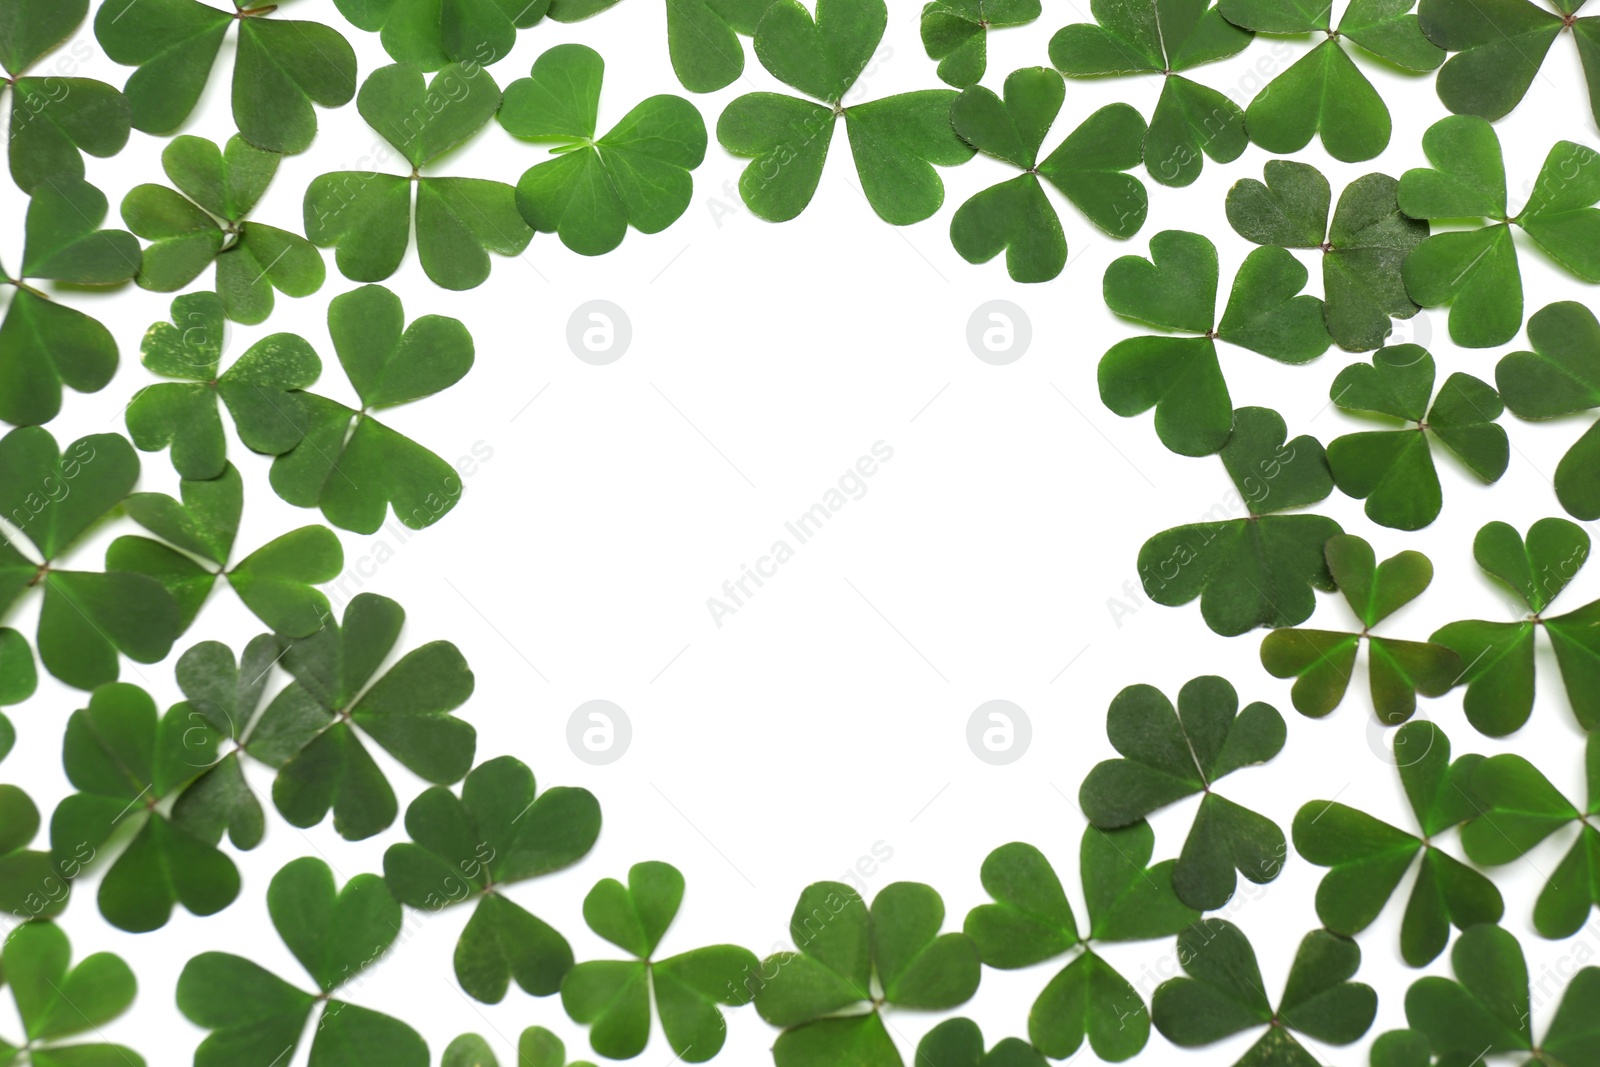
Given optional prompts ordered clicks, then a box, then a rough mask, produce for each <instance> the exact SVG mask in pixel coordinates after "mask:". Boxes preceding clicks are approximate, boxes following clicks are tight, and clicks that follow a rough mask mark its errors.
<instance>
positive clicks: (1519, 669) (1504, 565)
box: [1430, 518, 1600, 737]
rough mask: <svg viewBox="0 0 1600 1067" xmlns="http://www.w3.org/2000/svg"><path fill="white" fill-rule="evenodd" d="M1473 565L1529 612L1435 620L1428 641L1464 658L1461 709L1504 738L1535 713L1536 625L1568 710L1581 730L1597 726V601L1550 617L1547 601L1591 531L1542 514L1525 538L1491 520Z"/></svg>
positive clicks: (1566, 578) (1583, 552) (1562, 584)
mask: <svg viewBox="0 0 1600 1067" xmlns="http://www.w3.org/2000/svg"><path fill="white" fill-rule="evenodd" d="M1472 555H1473V557H1474V558H1475V559H1476V560H1477V561H1478V566H1479V567H1481V568H1483V570H1484V571H1485V572H1487V573H1488V574H1489V575H1491V576H1493V577H1494V578H1497V579H1499V580H1500V582H1501V583H1503V584H1504V585H1506V586H1507V587H1509V588H1510V590H1511V591H1512V592H1513V593H1514V594H1516V597H1517V599H1518V600H1519V601H1521V603H1522V604H1523V605H1525V606H1526V607H1527V611H1528V614H1527V615H1526V616H1525V617H1524V618H1522V619H1520V620H1518V621H1516V622H1490V621H1486V620H1482V619H1473V620H1467V621H1464V622H1453V623H1450V624H1449V625H1447V626H1443V627H1440V628H1439V629H1438V630H1437V631H1435V632H1434V635H1433V637H1432V638H1430V640H1432V641H1434V642H1436V643H1438V644H1441V645H1445V646H1447V647H1449V648H1453V649H1455V650H1456V653H1457V655H1459V656H1460V657H1461V662H1462V663H1464V664H1466V668H1465V670H1464V671H1463V672H1462V675H1461V681H1462V682H1463V683H1464V684H1465V685H1466V687H1467V691H1466V694H1465V696H1463V697H1462V701H1461V704H1462V709H1463V710H1464V711H1465V712H1466V715H1467V721H1468V722H1470V723H1472V725H1473V726H1474V727H1476V728H1477V730H1478V732H1479V733H1484V734H1488V735H1489V736H1490V737H1503V736H1505V735H1506V734H1509V733H1512V732H1514V731H1516V730H1518V729H1520V728H1521V726H1522V724H1523V723H1525V722H1527V721H1528V716H1529V715H1530V714H1531V713H1532V712H1533V692H1534V666H1533V665H1534V644H1535V641H1534V635H1535V634H1536V633H1537V632H1538V630H1539V628H1540V627H1541V626H1542V627H1543V628H1544V631H1545V633H1546V634H1547V635H1549V638H1550V644H1551V645H1552V646H1554V648H1555V653H1556V663H1557V664H1558V665H1559V666H1560V668H1561V680H1562V682H1563V683H1565V686H1566V690H1567V700H1568V702H1569V703H1570V704H1571V705H1572V713H1573V715H1574V716H1576V717H1577V720H1578V722H1579V724H1580V725H1581V726H1582V727H1583V728H1584V729H1585V730H1592V729H1594V728H1595V727H1596V726H1597V725H1600V673H1597V672H1596V669H1595V666H1594V664H1595V660H1596V657H1597V655H1600V626H1597V625H1596V624H1597V622H1600V600H1597V601H1595V602H1594V603H1591V604H1587V605H1585V606H1583V607H1581V608H1579V609H1577V610H1576V611H1571V612H1568V613H1566V614H1564V615H1555V616H1548V615H1547V614H1546V612H1547V611H1548V610H1549V607H1550V605H1551V603H1552V602H1553V601H1554V600H1555V598H1556V597H1557V596H1558V595H1559V594H1560V593H1561V590H1563V589H1565V588H1566V587H1567V583H1568V582H1570V581H1572V579H1573V578H1574V577H1575V576H1576V575H1577V573H1578V570H1579V568H1581V567H1582V566H1583V565H1584V563H1585V562H1586V561H1587V560H1588V558H1589V535H1588V534H1587V533H1585V532H1584V530H1583V528H1582V527H1581V526H1579V525H1578V524H1577V523H1574V522H1568V521H1567V520H1566V519H1556V518H1548V519H1540V520H1539V521H1538V522H1535V523H1534V524H1533V525H1532V526H1530V527H1528V535H1527V539H1526V540H1524V539H1523V537H1522V535H1521V534H1519V533H1517V531H1516V530H1515V529H1514V528H1512V527H1511V526H1510V525H1508V524H1506V523H1503V522H1491V523H1488V524H1487V525H1485V526H1484V527H1483V528H1482V529H1481V530H1479V531H1478V535H1477V537H1475V538H1474V539H1473V542H1472Z"/></svg>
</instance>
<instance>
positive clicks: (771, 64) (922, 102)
mask: <svg viewBox="0 0 1600 1067" xmlns="http://www.w3.org/2000/svg"><path fill="white" fill-rule="evenodd" d="M888 19H889V13H888V9H887V7H885V5H884V3H883V0H828V2H827V3H824V4H822V5H821V7H820V9H819V11H818V14H817V17H816V18H815V19H813V18H812V16H811V12H809V11H808V10H806V8H805V7H804V6H803V5H802V4H800V2H799V0H774V2H773V3H772V6H771V7H769V8H767V11H766V13H765V14H764V15H762V16H761V23H760V25H759V26H758V27H757V28H756V36H755V48H756V58H757V59H759V60H761V65H762V66H764V67H766V68H767V71H768V72H769V73H770V74H771V75H772V76H773V77H775V78H777V79H778V80H779V81H781V82H783V83H784V84H785V85H789V86H792V87H794V88H795V89H798V90H799V91H800V92H802V93H804V94H805V95H806V96H808V97H811V98H812V99H810V100H803V99H800V98H799V97H794V96H786V95H784V94H782V93H746V94H745V95H744V96H741V97H739V98H738V99H736V100H734V101H733V102H732V103H731V104H729V105H728V106H727V107H726V108H724V109H723V111H722V115H721V117H720V118H719V119H718V120H717V140H718V141H720V142H722V147H723V148H726V149H727V150H728V151H729V152H732V153H733V154H734V155H736V156H742V157H744V158H746V159H749V160H750V161H751V162H750V164H749V165H748V166H746V167H745V169H744V173H743V174H741V175H740V176H739V195H740V196H741V197H743V198H744V202H745V205H746V206H747V207H749V208H750V210H751V211H752V212H754V213H755V214H756V215H757V216H758V217H760V218H763V219H766V220H768V221H769V222H787V221H789V220H790V219H792V218H794V217H795V216H796V215H799V214H800V212H802V211H804V210H805V209H806V205H807V204H809V203H811V197H812V196H813V194H815V193H816V191H817V183H818V182H819V181H820V180H821V179H822V165H823V163H824V162H825V161H826V160H827V158H828V148H829V146H830V145H831V144H832V142H833V131H834V127H835V126H836V125H837V124H838V119H839V118H840V116H843V118H844V125H845V130H846V132H847V133H848V135H849V138H850V153H851V155H852V156H854V158H855V166H856V175H857V177H858V178H859V179H860V181H861V192H862V194H863V195H864V196H865V197H866V198H867V203H868V204H870V205H871V206H872V210H873V211H875V212H877V214H878V217H879V218H881V219H883V221H885V222H888V223H891V224H893V225H895V226H906V225H909V224H911V223H913V222H921V221H922V220H923V219H926V218H928V217H930V216H931V215H933V213H934V212H936V211H938V210H939V206H940V205H941V204H943V203H944V182H942V181H941V180H940V178H939V174H938V171H936V170H935V169H934V168H935V167H953V166H956V165H958V164H961V163H965V162H966V161H967V160H969V159H971V158H972V153H973V149H972V146H971V145H969V144H967V143H966V142H965V141H963V140H962V139H961V138H960V137H958V136H956V133H955V131H954V130H953V129H952V128H951V126H950V105H951V102H952V101H953V100H954V99H955V97H956V94H955V92H954V91H953V90H950V89H924V90H920V91H916V92H909V93H900V94H898V95H896V96H888V97H884V98H882V99H880V100H871V101H868V102H866V103H856V102H854V95H855V93H856V91H857V90H858V89H859V86H858V84H857V79H858V78H860V77H861V76H862V72H863V71H864V70H866V68H867V63H868V62H869V61H870V60H871V59H872V56H873V54H874V52H876V50H877V48H878V42H879V41H880V40H882V39H883V30H884V27H885V26H886V25H887V23H888ZM846 97H851V98H852V99H851V100H850V101H849V102H847V101H846ZM817 101H820V103H818V102H817Z"/></svg>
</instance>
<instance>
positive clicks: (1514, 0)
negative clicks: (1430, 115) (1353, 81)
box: [1417, 0, 1600, 122]
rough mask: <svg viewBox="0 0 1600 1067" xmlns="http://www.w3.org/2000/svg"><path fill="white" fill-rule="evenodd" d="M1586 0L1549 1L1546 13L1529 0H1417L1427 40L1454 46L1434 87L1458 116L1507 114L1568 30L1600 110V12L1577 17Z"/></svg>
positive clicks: (1592, 105)
mask: <svg viewBox="0 0 1600 1067" xmlns="http://www.w3.org/2000/svg"><path fill="white" fill-rule="evenodd" d="M1583 4H1584V0H1553V2H1552V4H1551V5H1550V6H1552V7H1554V8H1555V9H1556V10H1555V11H1554V12H1551V11H1547V10H1545V9H1544V8H1542V7H1540V6H1538V5H1537V4H1531V3H1529V2H1528V0H1473V2H1472V3H1464V2H1462V0H1421V2H1420V3H1418V5H1417V17H1418V18H1419V19H1420V20H1421V24H1422V32H1423V33H1425V34H1426V35H1427V37H1428V40H1430V41H1432V42H1433V43H1434V44H1436V45H1438V46H1439V47H1440V48H1442V49H1444V50H1445V51H1447V52H1454V53H1455V55H1452V56H1451V57H1450V58H1449V59H1448V60H1446V61H1445V64H1444V66H1443V67H1441V68H1440V69H1439V77H1438V80H1437V81H1436V82H1435V87H1436V88H1437V89H1438V91H1439V99H1440V100H1441V101H1443V102H1444V106H1445V107H1447V108H1449V109H1450V110H1451V111H1453V112H1455V113H1456V114H1458V115H1476V116H1478V117H1479V118H1485V119H1488V120H1490V121H1491V122H1492V121H1494V120H1495V119H1498V118H1503V117H1505V116H1506V115H1508V114H1510V113H1511V111H1512V109H1513V108H1515V107H1516V106H1517V105H1518V104H1520V103H1521V102H1522V98H1523V97H1524V96H1526V95H1527V92H1528V87H1529V86H1530V85H1532V84H1533V79H1534V78H1535V77H1536V76H1538V73H1539V68H1540V67H1541V66H1542V65H1543V64H1544V58H1545V56H1546V55H1547V54H1548V53H1549V51H1550V46H1551V45H1553V44H1555V41H1556V38H1557V37H1559V36H1560V35H1561V31H1562V30H1568V29H1570V30H1571V31H1572V39H1573V41H1574V42H1575V43H1576V45H1577V49H1578V56H1579V58H1580V59H1581V60H1582V61H1583V72H1584V75H1585V77H1586V78H1587V80H1588V83H1589V103H1590V108H1591V110H1592V111H1593V113H1594V114H1596V115H1600V102H1597V101H1600V66H1597V65H1596V61H1597V60H1600V18H1595V17H1592V16H1591V17H1589V18H1581V19H1580V18H1578V17H1577V12H1578V9H1579V8H1581V7H1583Z"/></svg>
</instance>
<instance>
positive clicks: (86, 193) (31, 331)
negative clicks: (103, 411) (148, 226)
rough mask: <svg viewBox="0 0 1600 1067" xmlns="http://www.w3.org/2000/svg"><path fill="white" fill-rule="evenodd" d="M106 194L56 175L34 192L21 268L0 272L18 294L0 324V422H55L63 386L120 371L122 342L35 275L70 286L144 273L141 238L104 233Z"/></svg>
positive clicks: (83, 385)
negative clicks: (49, 291)
mask: <svg viewBox="0 0 1600 1067" xmlns="http://www.w3.org/2000/svg"><path fill="white" fill-rule="evenodd" d="M106 206H107V205H106V198H105V196H104V195H103V194H102V193H101V192H100V190H98V189H96V188H95V187H94V186H92V185H90V184H89V183H88V182H85V181H81V180H77V179H67V178H59V179H57V178H51V179H47V180H45V181H43V182H41V183H40V184H39V185H37V186H36V187H35V188H34V190H33V198H32V199H31V200H29V201H28V216H27V223H26V229H25V233H24V239H23V246H22V269H21V270H19V271H18V272H17V273H16V274H15V275H12V274H10V273H9V272H6V271H4V270H3V269H0V286H4V285H9V286H11V288H12V290H13V292H12V296H11V304H10V306H8V307H7V308H6V315H5V321H4V322H0V419H3V420H4V421H6V422H9V423H12V424H14V425H17V426H33V425H38V424H39V423H45V422H49V421H50V420H51V419H53V418H55V417H56V414H57V413H58V412H59V411H60V410H61V387H62V386H63V385H65V386H66V387H67V388H69V389H73V390H75V391H77V392H80V393H96V392H99V391H100V390H101V389H103V388H105V385H106V383H107V382H109V381H110V380H111V376H112V375H113V374H115V373H116V370H117V342H116V341H115V340H114V339H113V338H112V336H111V331H110V330H107V329H106V328H105V327H104V326H102V325H101V324H100V323H99V322H98V321H97V320H95V319H92V318H90V317H89V316H88V315H85V314H84V313H83V312H81V311H74V310H73V309H72V308H70V307H67V306H66V305H65V304H61V303H57V302H56V301H55V300H54V299H52V298H51V297H50V296H47V295H46V294H45V293H44V292H42V291H41V290H39V289H37V288H35V287H34V286H32V285H29V284H28V282H27V280H28V279H35V280H46V281H55V282H64V283H66V284H68V285H94V286H101V285H115V284H117V283H119V282H125V281H127V280H128V279H129V278H132V277H133V276H134V275H135V274H137V273H138V272H139V260H140V257H139V242H138V240H136V239H135V238H134V236H133V234H131V233H128V232H126V231H124V230H102V229H100V224H101V223H102V222H104V221H105V217H106Z"/></svg>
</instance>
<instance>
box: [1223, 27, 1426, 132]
mask: <svg viewBox="0 0 1600 1067" xmlns="http://www.w3.org/2000/svg"><path fill="white" fill-rule="evenodd" d="M1412 2H1414V0H1350V3H1348V4H1346V5H1345V9H1344V14H1343V15H1341V16H1340V18H1339V23H1338V25H1337V26H1335V25H1334V23H1333V0H1316V2H1314V3H1312V4H1309V5H1305V6H1302V5H1301V4H1299V3H1298V2H1296V0H1218V4H1217V9H1218V10H1219V11H1221V12H1222V17H1223V18H1225V19H1227V20H1228V21H1229V22H1232V23H1233V24H1234V25H1236V26H1241V27H1243V28H1244V29H1247V30H1253V31H1255V32H1256V33H1265V34H1285V35H1290V34H1295V35H1298V34H1310V35H1312V36H1315V35H1317V34H1321V35H1323V37H1324V39H1323V40H1322V41H1321V42H1320V43H1319V44H1317V45H1316V47H1314V48H1312V49H1311V51H1309V52H1307V53H1306V54H1305V55H1304V56H1302V57H1301V58H1300V59H1298V60H1296V61H1295V62H1294V63H1293V64H1292V65H1291V66H1290V67H1289V68H1288V69H1287V70H1284V71H1283V72H1282V73H1280V74H1279V75H1278V76H1277V77H1275V78H1273V79H1272V81H1270V82H1268V83H1267V85H1266V86H1265V87H1264V88H1263V89H1262V90H1261V91H1260V92H1258V93H1256V95H1255V98H1254V99H1252V100H1251V101H1250V106H1249V107H1248V108H1246V109H1245V113H1244V125H1245V130H1246V131H1247V132H1248V133H1249V135H1250V140H1251V141H1252V142H1254V143H1255V144H1258V145H1260V146H1261V147H1262V148H1265V149H1266V150H1267V151H1268V152H1273V153H1276V154H1278V155H1288V154H1289V153H1291V152H1298V151H1300V149H1302V148H1304V147H1305V146H1306V145H1308V144H1310V143H1311V138H1312V137H1313V136H1316V135H1318V134H1320V135H1321V137H1322V147H1324V148H1325V149H1327V150H1328V154H1329V155H1331V156H1332V157H1333V158H1334V159H1337V160H1340V161H1341V162H1344V163H1358V162H1360V161H1362V160H1364V159H1371V158H1372V157H1373V156H1376V155H1377V154H1378V153H1380V152H1382V151H1383V150H1384V149H1385V148H1386V147H1388V144H1389V133H1390V128H1391V122H1390V119H1389V109H1388V108H1387V107H1386V106H1384V103H1383V97H1381V96H1379V95H1378V90H1377V89H1375V88H1373V85H1372V83H1371V82H1370V81H1368V80H1367V76H1366V75H1365V74H1363V73H1361V68H1360V67H1358V66H1356V64H1355V62H1354V61H1353V60H1352V59H1351V58H1350V55H1349V53H1348V52H1346V51H1345V46H1344V42H1345V41H1346V40H1348V41H1351V42H1353V43H1354V44H1355V45H1356V46H1357V47H1359V48H1360V49H1361V50H1362V51H1364V52H1367V53H1369V54H1371V55H1373V56H1376V57H1377V58H1378V59H1381V60H1384V61H1386V62H1387V63H1390V64H1393V65H1394V66H1396V67H1399V68H1401V69H1402V70H1408V71H1413V72H1415V73H1419V74H1423V73H1427V72H1428V71H1431V70H1433V69H1434V68H1435V67H1437V66H1438V65H1439V64H1440V63H1443V62H1444V51H1443V50H1442V49H1440V48H1439V47H1438V46H1437V45H1435V44H1434V43H1433V42H1431V41H1429V40H1428V39H1427V38H1426V37H1424V36H1423V34H1422V30H1421V29H1420V28H1418V26H1417V16H1415V15H1413V14H1411V5H1412Z"/></svg>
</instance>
